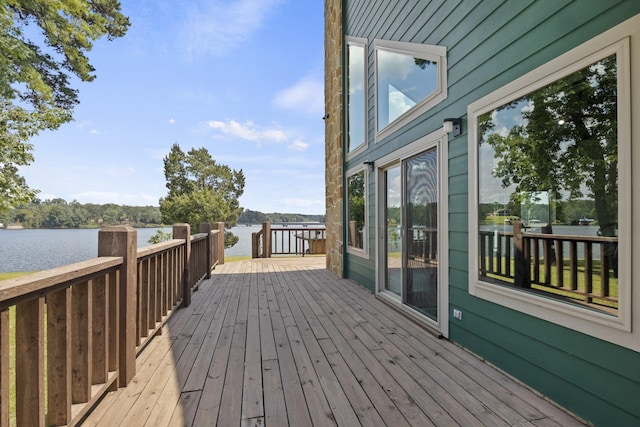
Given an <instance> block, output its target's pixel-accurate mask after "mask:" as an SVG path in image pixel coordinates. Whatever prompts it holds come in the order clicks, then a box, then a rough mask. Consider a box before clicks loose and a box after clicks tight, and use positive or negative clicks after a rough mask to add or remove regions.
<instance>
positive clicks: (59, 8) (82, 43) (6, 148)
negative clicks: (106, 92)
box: [0, 0, 129, 212]
mask: <svg viewBox="0 0 640 427" xmlns="http://www.w3.org/2000/svg"><path fill="white" fill-rule="evenodd" d="M128 27H129V20H128V18H127V17H125V16H124V15H122V14H121V13H120V3H119V2H118V1H117V0H56V1H52V0H31V1H22V0H3V1H1V2H0V212H1V211H4V210H6V209H8V208H9V207H11V206H15V205H17V204H19V203H26V202H28V201H30V200H31V199H32V198H33V196H34V194H35V193H36V191H34V190H31V189H30V188H29V187H28V185H27V183H26V182H25V180H24V178H23V177H22V176H20V175H19V174H18V168H19V167H20V166H26V165H29V164H30V163H31V162H32V161H33V160H34V159H33V154H32V150H33V146H32V145H31V144H29V142H28V141H29V139H30V138H32V137H33V136H35V135H37V134H38V133H39V132H41V131H43V130H46V129H50V130H54V129H57V128H58V127H59V126H60V125H61V124H63V123H65V122H68V121H70V120H72V111H73V106H74V105H76V104H77V103H78V94H77V90H75V89H73V88H72V87H71V85H70V79H71V77H72V76H75V77H77V78H79V79H80V80H82V81H86V82H89V81H92V80H93V79H94V78H95V74H94V71H95V69H94V68H93V67H92V66H91V64H90V63H89V59H88V58H87V53H88V52H89V51H90V50H91V49H92V47H93V41H95V40H97V39H100V38H102V37H103V36H106V37H107V38H108V39H109V40H112V39H114V38H116V37H122V36H123V35H124V34H125V33H126V31H127V28H128ZM36 29H39V30H40V31H41V34H40V35H39V34H36V33H37V31H36ZM34 38H36V39H38V38H39V40H38V41H34ZM38 42H39V43H38Z"/></svg>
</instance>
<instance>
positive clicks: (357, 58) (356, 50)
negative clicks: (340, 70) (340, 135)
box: [345, 37, 367, 153]
mask: <svg viewBox="0 0 640 427" xmlns="http://www.w3.org/2000/svg"><path fill="white" fill-rule="evenodd" d="M366 60H367V39H361V38H356V37H347V64H348V65H347V66H348V74H347V79H348V80H347V91H346V94H347V99H346V100H345V102H346V104H347V117H346V121H347V123H346V124H347V141H346V142H347V153H352V152H354V151H355V150H357V149H358V148H361V147H364V145H365V142H366V141H367V137H366V135H367V133H366V129H367V123H366V122H367V119H366V117H367V113H366V111H367V109H366V103H367V78H366V77H367V74H366V67H365V63H366Z"/></svg>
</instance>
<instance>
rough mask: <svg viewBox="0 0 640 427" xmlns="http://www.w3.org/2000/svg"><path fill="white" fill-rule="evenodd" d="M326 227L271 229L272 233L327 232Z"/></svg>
mask: <svg viewBox="0 0 640 427" xmlns="http://www.w3.org/2000/svg"><path fill="white" fill-rule="evenodd" d="M325 230H326V228H324V227H284V228H280V227H278V228H273V227H272V228H271V231H278V232H280V231H325Z"/></svg>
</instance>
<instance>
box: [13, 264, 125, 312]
mask: <svg viewBox="0 0 640 427" xmlns="http://www.w3.org/2000/svg"><path fill="white" fill-rule="evenodd" d="M122 262H123V259H122V257H98V258H93V259H89V260H86V261H80V262H77V263H75V264H69V265H64V266H61V267H56V268H52V269H49V270H43V271H38V272H36V273H33V274H28V275H26V276H20V277H15V278H12V279H7V280H3V281H1V282H0V309H5V308H6V307H8V306H11V305H13V304H15V303H16V302H18V301H20V300H23V299H28V298H30V297H32V296H33V295H34V294H41V293H45V291H46V292H50V291H52V290H54V288H56V287H58V286H60V287H67V286H71V285H73V284H74V283H77V282H80V281H83V280H89V279H91V278H93V277H95V276H97V275H99V274H101V273H104V272H105V271H107V270H112V269H115V268H116V267H119V266H120V265H121V264H122Z"/></svg>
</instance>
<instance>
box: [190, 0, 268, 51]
mask: <svg viewBox="0 0 640 427" xmlns="http://www.w3.org/2000/svg"><path fill="white" fill-rule="evenodd" d="M279 3H280V0H236V1H231V2H230V1H220V0H217V1H216V0H214V1H210V2H205V3H204V4H201V5H197V6H192V7H191V8H190V9H189V10H188V11H187V16H186V22H185V23H184V25H183V38H184V39H186V50H187V52H188V54H189V55H191V56H200V55H221V54H223V53H226V52H228V51H229V50H231V49H233V48H234V47H236V46H237V45H239V44H240V43H242V42H244V41H245V40H247V39H249V38H251V37H252V36H253V34H254V33H256V32H257V31H258V30H259V29H260V28H262V26H263V23H264V22H265V20H266V19H267V17H268V15H269V12H270V11H271V10H272V9H273V8H274V7H276V6H277V5H278V4H279Z"/></svg>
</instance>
